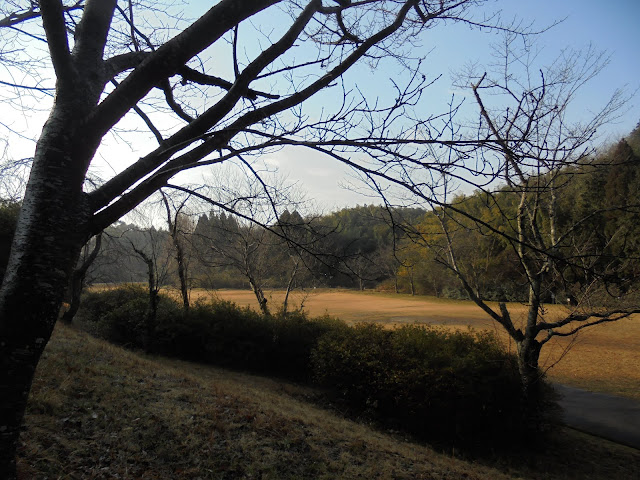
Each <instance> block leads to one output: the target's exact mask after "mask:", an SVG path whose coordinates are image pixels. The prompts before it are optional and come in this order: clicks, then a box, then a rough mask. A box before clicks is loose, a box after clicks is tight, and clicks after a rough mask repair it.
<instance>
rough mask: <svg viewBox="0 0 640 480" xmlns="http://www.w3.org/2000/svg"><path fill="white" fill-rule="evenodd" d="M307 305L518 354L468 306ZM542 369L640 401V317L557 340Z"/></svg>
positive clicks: (322, 298)
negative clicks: (475, 332)
mask: <svg viewBox="0 0 640 480" xmlns="http://www.w3.org/2000/svg"><path fill="white" fill-rule="evenodd" d="M211 295H214V296H217V297H218V298H221V299H225V300H231V301H233V302H235V303H237V304H238V305H241V306H245V305H248V306H251V307H252V308H257V302H256V300H255V297H254V296H253V293H252V292H251V291H248V290H246V291H245V290H218V291H215V292H207V291H203V290H195V291H194V292H193V294H192V296H193V299H194V300H195V299H197V298H201V297H206V296H211ZM268 297H269V305H270V307H271V308H272V309H273V310H277V308H278V307H279V306H281V305H282V299H283V297H284V295H283V292H279V291H273V292H269V295H268ZM301 302H304V310H305V311H306V312H308V313H309V314H310V315H311V316H318V315H324V314H329V315H332V316H336V317H339V318H341V319H343V320H345V321H347V322H349V323H357V322H378V323H383V324H385V325H389V326H390V327H391V328H392V327H393V326H396V325H402V324H411V323H424V324H432V325H441V326H443V327H445V328H466V327H467V326H471V327H473V328H475V329H488V330H494V331H496V332H497V333H498V335H499V336H500V338H501V339H503V340H504V342H505V344H506V346H507V348H514V346H513V345H512V344H511V343H510V342H509V341H508V336H507V335H506V334H504V333H503V332H502V330H501V327H500V326H499V325H497V324H495V323H494V322H492V321H491V320H490V318H489V316H488V315H487V314H485V313H484V312H483V311H482V310H480V309H479V308H478V307H477V306H476V305H475V304H473V303H472V302H468V301H460V300H443V299H437V298H434V297H420V296H416V297H412V296H410V295H402V294H401V295H395V294H388V293H378V292H354V291H346V290H311V291H308V292H306V293H304V294H301V293H299V292H298V293H296V294H294V295H293V297H291V298H290V300H289V303H290V306H291V308H295V307H296V306H298V307H299V305H300V303H301ZM509 310H510V311H511V314H512V317H513V319H514V322H517V321H522V319H523V318H524V316H525V311H526V306H525V305H521V304H517V303H512V304H509ZM566 312H567V309H566V307H564V306H561V305H550V306H548V315H549V316H550V317H551V318H553V317H557V316H560V315H562V314H563V313H566ZM540 363H541V366H543V367H544V369H545V370H546V371H547V375H548V377H549V379H550V380H552V381H554V382H560V383H564V384H567V385H572V386H575V387H579V388H585V389H587V390H592V391H598V392H607V393H613V394H616V395H624V396H626V397H631V398H636V399H640V317H639V316H635V317H632V318H629V319H625V320H621V321H619V322H616V323H610V324H604V325H598V326H595V327H593V328H591V329H585V330H583V331H582V332H580V334H578V335H577V336H575V337H574V338H573V339H567V338H557V339H553V340H551V341H550V342H549V343H548V344H547V345H545V347H544V349H543V350H542V355H541V361H540Z"/></svg>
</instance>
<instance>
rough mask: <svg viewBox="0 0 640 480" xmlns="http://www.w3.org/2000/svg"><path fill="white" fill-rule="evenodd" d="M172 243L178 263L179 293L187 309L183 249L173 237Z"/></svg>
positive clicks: (186, 282) (187, 295) (186, 283)
mask: <svg viewBox="0 0 640 480" xmlns="http://www.w3.org/2000/svg"><path fill="white" fill-rule="evenodd" d="M173 245H174V246H175V248H176V262H177V263H178V277H179V278H180V295H182V305H183V306H184V309H185V310H189V285H188V281H187V267H186V264H185V259H184V249H183V248H182V244H181V243H180V240H179V239H178V238H177V236H176V237H173Z"/></svg>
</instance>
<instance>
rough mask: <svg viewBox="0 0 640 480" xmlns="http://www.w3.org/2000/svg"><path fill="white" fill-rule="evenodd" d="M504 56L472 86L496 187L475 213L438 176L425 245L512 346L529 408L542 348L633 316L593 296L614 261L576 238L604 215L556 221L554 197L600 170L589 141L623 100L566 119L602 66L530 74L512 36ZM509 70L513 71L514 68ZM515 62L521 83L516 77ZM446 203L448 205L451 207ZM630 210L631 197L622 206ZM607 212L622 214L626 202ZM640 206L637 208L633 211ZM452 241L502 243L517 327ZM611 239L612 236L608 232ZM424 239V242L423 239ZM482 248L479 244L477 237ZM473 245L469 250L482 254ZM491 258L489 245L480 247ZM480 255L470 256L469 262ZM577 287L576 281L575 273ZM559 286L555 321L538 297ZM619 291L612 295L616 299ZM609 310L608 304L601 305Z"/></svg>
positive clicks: (627, 308)
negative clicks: (515, 293)
mask: <svg viewBox="0 0 640 480" xmlns="http://www.w3.org/2000/svg"><path fill="white" fill-rule="evenodd" d="M505 40H506V41H505V44H504V45H505V48H504V49H503V50H502V51H501V56H500V57H499V58H500V61H499V63H500V64H501V66H502V69H501V70H498V71H497V72H496V75H494V76H492V75H490V74H487V73H482V74H481V75H478V76H476V77H475V78H474V79H473V81H472V82H471V87H470V88H471V91H472V93H473V96H474V98H475V101H476V104H477V107H478V110H479V117H480V125H479V129H478V132H477V136H478V137H481V138H485V139H487V140H488V142H486V143H485V144H484V145H483V148H482V149H480V150H479V151H478V152H477V155H478V158H479V161H480V163H482V162H485V163H486V164H491V165H492V166H493V168H494V169H495V172H496V175H495V177H494V178H495V179H499V180H502V182H503V183H501V184H499V185H498V187H491V186H489V187H486V188H484V189H483V190H482V191H479V192H478V193H477V194H476V195H478V196H480V198H483V199H484V200H483V201H484V204H485V207H484V209H482V210H476V211H473V210H472V209H469V208H468V207H467V206H465V202H467V203H468V201H467V200H466V199H465V198H464V197H459V198H458V199H457V200H453V199H451V197H450V196H449V195H450V192H449V189H450V184H451V183H452V182H453V175H448V173H449V172H445V174H444V175H443V181H442V183H441V185H442V190H441V196H440V202H439V204H438V205H436V206H435V208H434V214H435V217H436V218H437V219H438V222H439V226H440V234H439V235H436V236H434V232H433V231H432V232H431V237H429V239H428V240H427V243H428V244H430V246H431V247H437V248H434V251H436V252H437V253H438V254H439V256H438V259H439V260H440V261H441V262H442V263H443V264H445V265H446V266H447V267H448V268H449V269H450V270H451V271H453V272H454V273H455V275H456V276H457V277H458V279H459V281H460V282H461V285H462V286H463V288H464V290H465V291H466V292H467V294H468V296H469V297H470V298H471V299H472V300H473V301H474V302H475V303H476V304H477V305H478V306H479V307H480V308H482V309H483V310H484V311H485V312H486V313H487V314H488V315H489V316H490V317H491V318H492V319H493V320H495V321H496V322H497V323H498V324H500V325H501V326H502V327H503V328H504V329H505V331H506V332H507V333H508V335H509V336H510V337H511V339H512V340H513V341H514V342H515V344H516V346H517V356H518V365H519V370H520V376H521V379H522V391H523V398H524V400H525V406H527V408H528V409H530V411H531V412H533V411H534V410H535V407H536V405H535V400H536V398H538V397H537V393H538V391H539V387H540V383H541V382H540V369H539V358H540V351H541V349H542V347H543V346H544V345H545V344H546V343H547V342H549V341H550V340H551V339H553V338H556V337H570V336H573V335H575V334H576V333H578V332H579V331H581V330H583V329H584V328H587V327H590V326H594V325H598V324H602V323H606V322H614V321H616V320H620V319H623V318H627V317H629V316H630V315H632V314H633V313H638V312H640V305H637V304H633V303H631V304H625V303H624V301H623V300H621V299H620V298H612V299H610V301H609V302H607V301H606V300H605V298H604V297H602V296H600V297H599V298H598V300H597V301H595V302H594V301H593V299H594V297H593V292H594V290H597V289H598V287H597V285H600V288H603V287H605V286H606V284H607V282H608V281H609V280H610V279H611V276H612V274H613V275H615V272H614V271H613V270H612V268H615V265H616V264H617V263H616V262H615V261H613V260H619V258H617V259H613V258H611V257H610V255H611V254H610V252H607V251H606V250H602V249H600V250H599V249H594V248H589V245H588V236H586V235H585V236H583V237H582V238H580V236H577V235H574V234H575V233H576V232H577V231H578V229H579V228H580V226H581V225H582V224H584V223H585V222H586V221H588V220H589V219H590V218H593V217H594V216H596V215H599V214H602V213H603V212H602V211H597V209H595V210H594V209H592V210H591V211H589V212H587V213H586V214H585V216H584V217H582V218H577V219H575V220H573V221H566V220H565V221H563V222H561V221H559V219H558V211H557V204H558V198H559V196H560V195H561V194H562V192H563V191H564V189H566V188H568V187H569V186H570V185H571V182H572V180H574V179H575V178H576V176H578V175H583V174H585V172H588V171H591V170H593V169H596V168H598V166H597V165H596V164H595V163H594V162H593V161H591V159H592V158H593V157H592V155H593V153H594V149H593V142H592V140H593V138H594V135H595V133H596V131H597V130H598V128H600V127H601V126H602V125H603V124H605V123H606V122H609V121H611V120H612V119H613V118H615V116H616V114H617V113H618V112H619V111H620V108H621V107H622V105H623V102H624V98H623V96H622V95H621V93H620V92H616V93H615V94H614V95H613V97H612V98H611V99H610V101H609V102H608V103H607V104H606V105H605V106H604V107H603V108H602V110H600V111H599V112H597V113H596V114H595V115H594V116H593V117H592V118H590V119H589V120H587V121H583V122H581V123H576V122H571V121H570V118H569V116H570V110H569V107H570V104H571V100H572V99H573V98H574V97H575V95H576V93H577V91H578V90H579V88H580V87H581V86H583V85H584V83H585V82H587V81H588V80H590V79H591V78H592V77H593V76H595V75H596V74H597V73H598V72H599V71H600V70H601V68H602V67H603V65H604V64H605V62H606V59H605V58H604V57H602V56H600V55H599V54H597V53H595V52H593V51H592V50H588V51H586V52H569V51H565V52H563V54H562V55H561V57H560V58H559V59H558V61H557V62H556V63H554V64H553V65H551V66H550V67H549V68H548V69H547V70H539V71H538V72H535V71H533V70H532V68H531V52H532V48H531V45H529V44H527V43H526V42H525V43H524V48H522V49H520V48H516V45H515V44H516V42H521V41H522V39H517V38H515V37H513V36H510V35H507V36H506V37H505ZM514 65H515V66H514ZM518 65H520V66H521V67H522V68H523V73H524V75H523V76H519V75H517V73H522V72H514V71H513V70H514V69H516V68H517V66H518ZM451 200H453V201H451ZM628 201H629V203H633V202H635V201H637V199H629V200H628ZM629 203H625V204H621V205H618V206H616V207H614V208H613V210H615V209H619V210H621V211H622V210H625V209H628V208H630V207H632V205H630V204H629ZM634 207H635V208H637V205H635V206H634ZM456 235H461V236H463V237H465V236H466V237H467V238H469V237H470V236H472V235H475V238H476V240H477V241H478V239H480V240H483V239H485V240H486V241H491V240H492V239H499V240H500V241H501V242H504V241H507V242H508V243H509V245H510V246H511V249H512V251H513V253H514V255H515V258H516V259H517V261H518V263H519V266H520V271H521V274H522V275H523V278H524V279H525V282H526V288H527V290H528V294H527V298H528V301H527V315H526V318H525V319H524V321H523V322H521V323H519V322H518V321H516V319H514V318H513V317H512V313H511V312H510V311H509V308H508V307H507V305H506V303H503V302H501V303H499V305H498V308H497V309H496V308H494V307H492V306H491V305H490V304H489V303H487V302H486V301H485V299H484V298H483V293H482V289H481V288H479V282H478V275H477V274H478V268H487V265H488V262H489V261H490V258H489V257H488V258H485V259H484V260H481V261H480V263H478V264H477V265H472V263H473V257H474V255H465V254H464V252H463V250H462V248H461V245H462V244H461V243H460V242H458V241H457V240H456ZM612 236H615V232H614V233H613V234H612ZM421 238H422V239H423V240H424V239H426V238H427V236H422V237H421ZM483 241H484V240H483ZM479 247H480V246H479V245H477V244H476V246H475V250H476V251H477V253H478V252H479V253H480V254H482V249H481V248H479ZM486 250H487V252H491V247H487V249H486ZM476 256H477V255H476ZM576 274H577V275H579V276H581V277H582V279H583V280H584V281H582V282H575V281H572V280H571V279H570V278H569V277H570V276H572V277H574V278H575V275H576ZM559 285H562V286H564V289H565V291H570V290H571V289H573V293H572V296H573V297H575V299H576V302H575V303H574V304H573V305H571V306H570V308H569V309H568V310H567V312H566V313H565V314H564V315H563V316H562V317H561V318H553V317H551V316H550V315H549V312H548V310H547V309H546V308H545V306H544V303H543V301H544V299H545V298H546V297H547V296H548V295H549V293H552V291H553V290H554V289H557V288H558V286H559ZM619 295H621V292H620V291H618V292H617V293H616V294H615V296H616V297H618V296H619ZM607 303H608V305H607Z"/></svg>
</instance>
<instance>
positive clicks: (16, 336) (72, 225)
mask: <svg viewBox="0 0 640 480" xmlns="http://www.w3.org/2000/svg"><path fill="white" fill-rule="evenodd" d="M72 122H73V121H72V120H70V121H67V120H66V119H65V115H64V112H61V109H54V110H53V112H52V114H51V116H50V118H49V120H48V121H47V124H46V125H45V127H44V129H43V131H42V135H41V137H40V140H39V141H38V145H37V147H36V153H35V156H34V161H33V167H32V171H31V175H30V178H29V183H28V185H27V190H26V195H25V199H24V202H23V205H22V210H21V212H20V217H19V220H18V225H17V229H16V233H15V237H14V240H13V246H12V250H11V256H10V260H9V264H8V266H7V271H6V273H5V276H4V281H3V284H2V288H1V290H0V478H3V479H11V478H14V477H15V452H16V447H17V444H18V435H19V429H20V425H21V423H22V419H23V416H24V412H25V408H26V404H27V398H28V395H29V390H30V388H31V383H32V381H33V376H34V373H35V369H36V365H37V364H38V360H39V359H40V355H41V354H42V351H43V350H44V348H45V345H46V344H47V342H48V341H49V338H50V336H51V333H52V331H53V327H54V325H55V322H56V319H57V317H58V312H59V310H60V307H61V304H62V299H63V296H64V293H65V288H66V287H67V285H68V282H69V278H70V275H71V271H72V269H73V267H74V266H75V264H76V261H77V259H78V257H79V255H80V251H81V249H82V246H83V245H84V243H85V242H86V240H87V239H88V230H89V225H88V219H89V209H88V207H87V205H86V201H85V197H84V194H83V193H82V179H83V176H84V168H83V167H81V168H78V165H75V164H74V163H75V162H76V161H77V157H76V158H74V153H76V152H74V142H73V128H72Z"/></svg>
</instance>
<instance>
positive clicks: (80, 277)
mask: <svg viewBox="0 0 640 480" xmlns="http://www.w3.org/2000/svg"><path fill="white" fill-rule="evenodd" d="M101 245H102V233H99V234H98V235H96V243H95V245H94V247H93V250H91V253H90V254H89V256H88V257H87V258H86V259H85V261H84V262H83V263H82V265H80V266H79V267H78V268H76V269H75V270H74V271H73V274H72V275H71V287H70V290H71V292H70V295H71V298H70V299H69V309H68V310H67V311H66V312H64V314H63V315H62V318H61V320H62V321H63V322H65V323H71V322H73V318H74V317H75V316H76V313H78V309H79V308H80V296H81V295H82V290H84V281H85V278H86V276H87V270H89V267H90V266H91V265H92V264H93V262H94V260H95V259H96V257H97V256H98V252H100V247H101Z"/></svg>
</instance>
